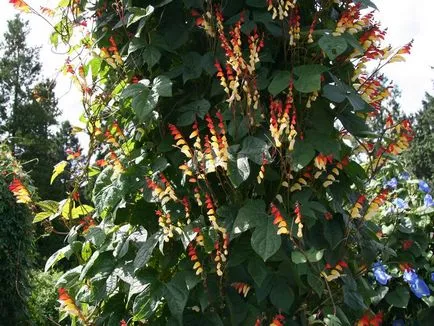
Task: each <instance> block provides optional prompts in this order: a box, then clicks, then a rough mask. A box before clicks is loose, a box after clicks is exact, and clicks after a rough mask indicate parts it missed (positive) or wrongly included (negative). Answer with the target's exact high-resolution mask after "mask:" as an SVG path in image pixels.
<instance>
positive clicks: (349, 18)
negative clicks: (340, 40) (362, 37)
mask: <svg viewBox="0 0 434 326" xmlns="http://www.w3.org/2000/svg"><path fill="white" fill-rule="evenodd" d="M360 10H361V3H360V2H359V3H357V4H350V6H349V8H348V9H347V10H346V11H344V12H343V13H342V15H341V17H340V19H339V21H338V23H337V25H336V29H335V31H334V32H333V35H334V36H340V35H342V34H343V33H345V32H348V33H350V34H356V33H358V32H361V31H362V30H363V29H364V28H366V27H367V26H369V25H370V23H371V20H372V17H373V13H368V14H366V15H363V16H362V15H361V13H360Z"/></svg>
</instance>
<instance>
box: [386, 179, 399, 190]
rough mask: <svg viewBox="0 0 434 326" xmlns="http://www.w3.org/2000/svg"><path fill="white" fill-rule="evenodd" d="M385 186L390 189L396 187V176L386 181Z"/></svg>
mask: <svg viewBox="0 0 434 326" xmlns="http://www.w3.org/2000/svg"><path fill="white" fill-rule="evenodd" d="M386 186H387V187H389V188H392V189H396V187H397V186H398V180H396V178H392V179H390V180H389V181H387V182H386Z"/></svg>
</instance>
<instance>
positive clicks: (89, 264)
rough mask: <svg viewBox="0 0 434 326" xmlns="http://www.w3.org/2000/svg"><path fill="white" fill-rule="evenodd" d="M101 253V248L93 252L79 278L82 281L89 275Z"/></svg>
mask: <svg viewBox="0 0 434 326" xmlns="http://www.w3.org/2000/svg"><path fill="white" fill-rule="evenodd" d="M99 255H100V252H99V250H96V251H94V252H93V254H92V256H91V257H90V259H89V260H88V261H87V263H86V265H84V267H83V270H82V271H81V274H80V278H79V280H80V281H82V280H84V278H85V277H86V275H87V272H88V271H89V270H90V269H91V268H92V266H93V265H94V264H95V262H96V261H97V259H98V257H99Z"/></svg>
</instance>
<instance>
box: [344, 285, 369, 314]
mask: <svg viewBox="0 0 434 326" xmlns="http://www.w3.org/2000/svg"><path fill="white" fill-rule="evenodd" d="M343 290H344V303H345V304H346V305H347V306H348V307H350V308H351V309H353V310H354V311H361V310H365V309H366V305H365V303H364V302H363V298H362V296H361V295H360V293H359V292H357V288H356V289H353V288H352V287H350V286H346V285H345V286H344V287H343Z"/></svg>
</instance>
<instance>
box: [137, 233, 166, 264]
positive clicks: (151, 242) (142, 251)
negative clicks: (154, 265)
mask: <svg viewBox="0 0 434 326" xmlns="http://www.w3.org/2000/svg"><path fill="white" fill-rule="evenodd" d="M159 237H160V234H159V233H156V234H154V235H153V236H151V237H149V238H148V240H146V242H145V243H144V244H143V245H142V246H141V247H140V248H139V251H138V252H137V255H136V258H135V259H134V268H135V269H136V270H137V269H139V268H142V267H143V266H145V265H146V264H147V263H148V261H149V259H151V256H152V253H153V251H154V249H155V247H156V246H157V243H158V239H159Z"/></svg>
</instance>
